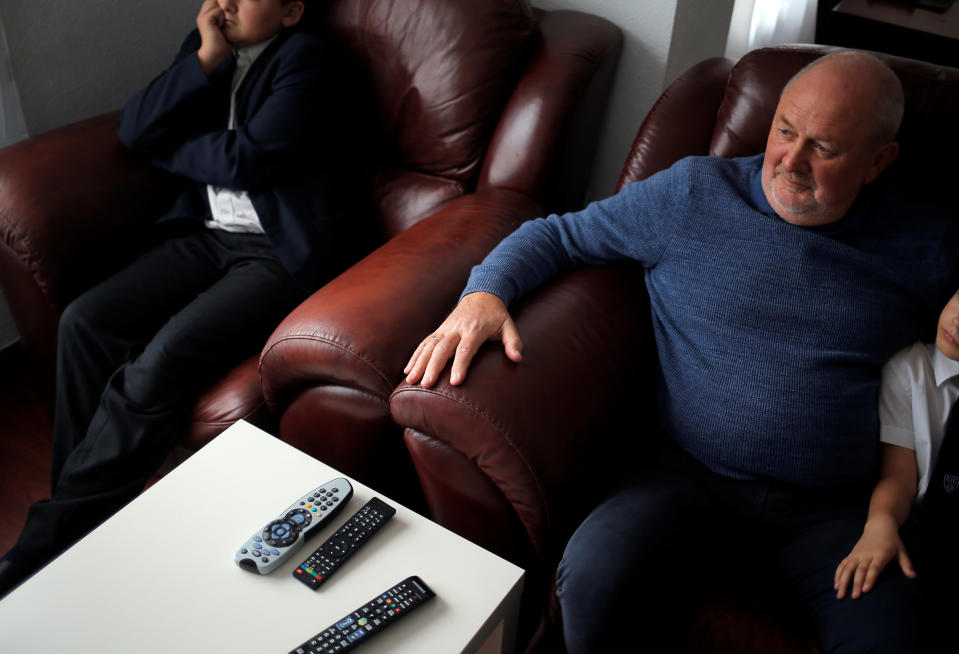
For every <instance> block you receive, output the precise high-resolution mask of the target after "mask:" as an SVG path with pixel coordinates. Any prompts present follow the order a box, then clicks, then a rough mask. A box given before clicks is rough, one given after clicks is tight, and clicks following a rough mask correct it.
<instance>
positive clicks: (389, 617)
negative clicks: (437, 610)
mask: <svg viewBox="0 0 959 654" xmlns="http://www.w3.org/2000/svg"><path fill="white" fill-rule="evenodd" d="M434 597H436V593H434V592H433V591H432V590H430V587H429V586H427V585H426V584H424V583H423V580H422V579H420V578H419V577H417V576H415V575H414V576H412V577H407V578H406V579H404V580H403V581H401V582H400V583H398V584H396V585H395V586H393V587H392V588H390V589H389V590H387V591H385V592H383V593H382V594H380V595H378V596H377V597H375V598H373V599H371V600H370V601H369V602H367V603H366V604H364V605H363V606H361V607H360V608H358V609H356V610H355V611H353V612H352V613H348V614H347V615H345V616H344V617H343V619H341V620H338V621H337V622H335V623H334V624H331V625H330V626H329V627H327V628H326V629H324V630H323V631H321V632H320V633H318V634H316V635H315V636H313V638H310V639H309V640H308V641H306V642H305V643H303V644H302V645H300V646H299V647H297V648H296V649H295V650H292V651H291V652H290V654H321V653H322V654H326V652H345V651H347V650H350V649H353V648H354V647H355V646H356V645H357V643H360V642H363V641H365V640H366V639H367V638H369V637H370V636H372V635H373V634H375V633H378V632H380V631H382V630H383V629H386V628H387V627H388V626H390V625H391V624H393V623H394V622H396V621H397V620H398V619H400V618H402V617H403V616H404V615H406V614H407V613H409V612H410V611H412V610H413V609H415V608H416V607H417V606H419V605H420V604H422V603H423V602H425V601H426V600H429V599H432V598H434Z"/></svg>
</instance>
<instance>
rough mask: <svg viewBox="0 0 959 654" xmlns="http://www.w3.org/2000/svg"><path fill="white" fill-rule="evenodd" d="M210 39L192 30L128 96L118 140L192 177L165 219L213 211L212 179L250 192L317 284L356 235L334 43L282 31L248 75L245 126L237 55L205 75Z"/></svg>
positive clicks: (284, 251) (300, 277) (283, 253)
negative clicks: (233, 93)
mask: <svg viewBox="0 0 959 654" xmlns="http://www.w3.org/2000/svg"><path fill="white" fill-rule="evenodd" d="M200 42H201V38H200V34H199V31H198V30H194V31H193V32H191V33H190V35H189V36H187V38H186V40H185V41H184V43H183V45H182V46H181V48H180V52H179V53H178V54H177V56H176V58H175V60H174V62H173V64H172V65H171V66H170V68H168V69H167V70H166V71H164V72H163V73H161V74H160V75H159V76H157V77H156V78H155V79H154V80H153V81H152V82H150V84H148V85H147V87H146V88H144V89H143V90H142V91H140V92H139V93H138V94H137V95H136V96H135V97H134V98H133V99H132V100H130V102H129V103H127V105H126V106H125V107H124V108H123V111H122V112H121V115H120V123H119V128H118V133H119V136H120V140H121V141H122V142H123V143H124V145H126V146H127V147H128V148H130V149H132V150H134V151H135V152H138V153H140V154H143V155H145V156H146V157H147V158H148V159H149V161H150V162H151V163H152V164H153V165H155V166H157V167H158V168H161V169H163V170H166V171H168V172H170V173H173V174H175V175H178V176H180V177H182V178H183V179H184V182H185V183H184V185H183V189H182V191H181V192H180V194H179V196H178V197H177V199H176V201H175V202H174V204H173V206H172V207H171V208H170V209H169V210H167V211H166V212H165V213H164V214H163V216H162V217H161V218H160V220H161V221H163V220H170V219H177V218H191V219H196V220H208V219H210V217H211V211H210V205H209V201H208V199H207V192H206V185H207V184H213V185H216V186H222V187H224V188H230V189H234V190H245V191H247V192H248V193H249V196H250V199H251V200H252V202H253V206H254V207H255V208H256V212H257V215H258V216H259V218H260V222H261V224H262V225H263V230H264V232H265V233H266V236H267V238H268V239H269V241H270V243H271V244H272V246H273V248H274V250H275V251H276V253H277V255H278V256H279V258H280V260H281V261H282V262H283V264H284V266H285V267H286V268H287V270H288V271H289V272H290V274H291V275H292V276H293V277H294V279H296V280H297V282H298V283H299V284H300V285H301V286H303V287H304V289H306V290H312V289H314V288H316V287H317V286H318V285H319V284H320V283H321V282H323V281H324V280H325V279H327V278H328V277H329V276H330V275H331V274H332V273H333V272H335V271H338V270H340V269H341V268H342V267H343V266H345V265H346V264H347V263H348V262H349V257H350V254H349V253H350V252H351V251H352V249H353V248H354V246H355V245H356V240H357V239H356V233H355V225H354V223H355V221H354V220H352V219H351V218H350V217H349V212H348V211H347V208H348V206H349V198H348V197H345V196H346V195H348V191H347V189H348V188H349V184H348V179H347V178H346V177H345V175H344V174H348V172H349V171H344V170H343V167H344V166H343V162H342V161H341V160H340V158H339V157H338V156H337V150H338V148H336V147H333V144H334V141H336V140H337V139H338V137H337V134H336V133H337V131H339V130H342V128H343V125H342V119H343V115H344V114H343V112H342V111H341V110H339V109H338V108H337V106H338V105H339V103H340V102H341V101H342V98H341V97H339V95H338V94H336V93H335V92H332V91H331V90H330V89H335V85H334V84H332V83H331V80H333V79H335V78H336V72H337V71H335V70H331V68H332V67H334V66H335V65H336V64H335V59H334V58H333V57H332V56H331V52H330V47H329V45H328V44H327V43H326V42H325V41H324V40H323V39H321V38H320V37H318V36H316V35H314V34H309V33H306V32H299V31H284V32H281V33H280V35H279V36H278V37H277V38H276V39H275V40H274V41H273V42H272V43H270V45H269V46H268V47H267V49H266V50H264V52H263V53H262V54H261V55H260V56H259V57H258V58H257V59H256V61H255V62H254V63H253V65H252V66H251V68H250V70H249V71H248V72H247V74H246V77H245V78H244V79H243V83H242V84H241V85H240V88H239V89H238V90H237V97H236V109H235V111H236V116H235V121H236V129H227V121H228V118H229V103H230V83H231V81H232V76H233V70H234V68H235V66H236V64H235V61H234V59H233V58H232V57H231V58H230V59H228V60H227V62H226V63H224V64H223V65H222V66H220V68H218V69H217V70H216V71H215V72H214V74H213V75H211V77H210V78H209V79H207V77H206V76H205V75H204V74H203V71H202V70H201V68H200V62H199V59H198V58H197V56H196V52H197V50H198V49H199V47H200ZM331 150H332V151H331ZM337 177H339V179H337Z"/></svg>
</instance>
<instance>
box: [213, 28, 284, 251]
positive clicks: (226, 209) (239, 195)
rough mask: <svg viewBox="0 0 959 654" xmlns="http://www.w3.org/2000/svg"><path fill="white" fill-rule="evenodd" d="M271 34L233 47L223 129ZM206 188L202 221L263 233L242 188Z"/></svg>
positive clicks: (233, 124) (216, 226)
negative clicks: (227, 112) (208, 216)
mask: <svg viewBox="0 0 959 654" xmlns="http://www.w3.org/2000/svg"><path fill="white" fill-rule="evenodd" d="M275 38H276V37H275V36H274V37H273V38H271V39H267V40H266V41H263V42H261V43H257V44H256V45H251V46H249V47H246V48H237V49H236V50H235V51H234V54H235V55H236V68H235V69H234V71H233V81H232V83H231V86H230V119H229V121H228V122H227V129H236V90H237V89H238V88H240V84H241V83H242V82H243V78H244V77H246V74H247V72H248V71H249V70H250V67H251V66H252V65H253V62H254V61H256V58H257V57H259V56H260V55H261V54H263V51H264V50H266V46H268V45H270V42H271V41H273V39H275ZM206 191H207V196H208V197H209V200H210V212H211V214H212V215H213V219H212V220H208V221H206V223H205V224H206V226H207V227H211V228H213V229H223V230H226V231H228V232H246V233H252V234H262V233H263V225H261V224H260V217H259V216H257V215H256V209H254V208H253V202H252V200H250V196H249V195H248V194H247V192H246V191H243V190H232V189H228V188H223V187H222V186H213V185H212V184H209V185H207V187H206Z"/></svg>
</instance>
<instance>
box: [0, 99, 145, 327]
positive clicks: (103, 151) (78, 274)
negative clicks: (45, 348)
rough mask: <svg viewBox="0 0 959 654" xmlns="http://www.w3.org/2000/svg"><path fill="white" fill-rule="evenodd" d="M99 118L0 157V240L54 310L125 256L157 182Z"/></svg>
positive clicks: (107, 119) (107, 117)
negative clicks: (123, 247) (126, 244)
mask: <svg viewBox="0 0 959 654" xmlns="http://www.w3.org/2000/svg"><path fill="white" fill-rule="evenodd" d="M116 123H117V114H116V113H111V114H104V115H102V116H98V117H95V118H91V119H88V120H85V121H81V122H78V123H75V124H72V125H69V126H67V127H63V128H59V129H56V130H53V131H51V132H47V133H45V134H41V135H38V136H34V137H32V138H28V139H26V140H24V141H21V142H19V143H16V144H14V145H12V146H9V147H7V148H4V149H2V150H0V238H2V240H3V243H4V244H5V245H6V246H7V247H8V248H10V250H11V251H12V257H10V259H11V260H13V259H18V260H19V261H20V264H21V265H22V266H23V267H24V268H25V270H26V272H27V273H28V274H29V275H32V277H33V279H34V280H35V283H36V284H37V286H38V287H39V289H40V290H41V291H42V293H43V295H44V296H46V298H47V299H48V300H49V301H50V302H51V303H52V305H53V306H54V307H56V308H58V309H62V308H63V306H64V305H65V304H66V303H67V302H68V301H69V300H70V299H72V297H73V296H74V295H76V294H77V293H78V292H79V291H80V290H83V289H84V288H85V287H86V285H87V284H88V283H89V280H91V279H95V278H96V277H97V276H98V275H99V274H102V273H103V272H105V271H107V270H109V267H110V266H111V265H115V262H116V261H118V260H122V259H123V258H125V257H126V256H128V254H129V253H127V252H123V251H122V250H121V248H120V247H119V246H118V243H123V241H124V239H125V237H127V236H128V235H129V234H130V233H131V232H132V231H133V230H135V229H136V228H137V225H138V224H142V222H138V219H140V220H141V221H142V218H143V216H144V214H145V213H149V208H150V207H151V206H152V205H155V204H156V202H154V200H155V198H156V196H157V193H158V191H159V188H160V178H159V177H158V176H157V175H156V174H155V173H154V172H152V171H151V170H150V169H149V167H148V166H146V165H144V164H141V163H138V162H137V161H136V160H135V158H134V157H133V156H132V155H131V154H130V153H129V151H127V150H126V149H125V148H124V147H123V145H122V144H121V143H120V141H119V139H118V138H117V135H116Z"/></svg>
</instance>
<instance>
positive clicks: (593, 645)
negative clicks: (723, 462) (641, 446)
mask: <svg viewBox="0 0 959 654" xmlns="http://www.w3.org/2000/svg"><path fill="white" fill-rule="evenodd" d="M870 490H871V489H869V488H866V489H862V490H856V491H847V492H843V491H837V490H835V489H830V490H826V489H816V488H807V487H797V486H792V485H788V484H783V483H780V482H772V481H741V480H735V479H730V478H726V477H723V476H720V475H717V474H715V473H713V472H711V471H709V470H707V469H706V468H705V467H704V466H702V465H700V464H699V463H698V462H696V461H695V460H693V459H692V458H691V457H689V456H688V455H686V454H685V453H684V452H682V451H680V450H679V449H678V448H676V447H675V446H674V445H665V446H664V447H663V451H662V452H661V454H660V455H659V456H658V457H657V461H656V463H655V465H653V466H651V467H649V468H648V469H645V470H643V471H641V472H639V473H637V474H636V475H635V476H634V477H633V478H632V479H630V480H629V481H628V482H627V483H625V484H624V485H622V486H621V487H620V488H619V490H618V491H616V492H614V493H613V494H612V495H611V496H610V497H609V498H607V499H606V500H605V501H604V502H603V503H602V504H600V506H598V507H597V508H596V509H595V510H594V511H593V512H592V513H591V514H590V515H589V516H588V517H587V519H586V520H585V521H584V522H583V523H582V525H581V526H580V527H579V528H578V529H577V531H576V533H575V534H574V535H573V537H572V539H571V540H570V542H569V544H568V545H567V548H566V552H565V555H564V558H563V560H562V562H561V563H560V568H559V574H558V578H557V595H558V597H559V600H560V605H561V607H562V616H563V633H564V636H565V640H566V646H567V650H568V652H569V654H585V653H590V652H592V653H596V652H613V651H618V650H617V649H616V643H617V642H622V638H623V637H624V635H625V637H626V638H635V641H634V643H633V644H632V645H631V646H630V651H649V652H681V651H683V648H684V647H685V643H686V634H687V631H688V627H689V624H690V621H691V618H692V612H693V611H694V609H695V608H696V607H697V605H699V604H700V603H701V601H702V600H703V599H705V598H706V597H708V596H710V595H713V596H715V595H716V592H717V588H719V589H720V591H722V589H723V588H724V587H725V588H727V589H731V588H738V589H741V588H742V587H743V586H744V585H746V586H747V588H748V587H751V586H752V585H755V584H754V581H753V580H754V579H755V578H756V577H757V576H758V577H760V578H761V579H763V580H764V583H763V584H762V587H763V588H764V589H765V591H764V592H765V596H760V597H756V598H755V599H756V601H757V604H758V605H759V606H763V604H764V603H766V602H767V598H768V595H769V592H770V591H771V592H772V593H779V596H778V597H777V598H776V600H777V602H779V600H782V601H783V602H786V603H789V604H791V605H793V606H795V609H796V610H795V614H796V615H799V616H801V618H802V619H803V621H804V622H805V624H807V625H808V627H809V628H810V629H811V632H812V633H813V634H814V636H815V637H816V638H817V639H818V640H819V644H820V646H821V647H822V649H823V651H824V652H837V653H838V652H844V653H849V654H862V653H864V652H896V653H902V652H916V651H919V645H918V643H919V638H920V635H921V633H922V625H921V619H922V616H923V610H922V593H921V592H920V589H919V585H918V583H917V580H913V579H909V578H908V577H906V576H905V575H903V574H902V572H901V571H900V570H899V567H898V565H897V564H896V563H895V561H893V562H891V563H890V564H889V565H888V566H887V568H886V571H885V572H884V574H883V575H882V577H881V581H880V583H879V584H877V586H876V587H875V588H874V589H873V590H872V591H870V592H869V593H867V594H865V595H864V596H862V597H861V598H859V599H855V600H853V599H849V598H848V597H847V598H846V599H842V600H837V599H836V592H835V590H834V589H833V578H834V573H835V571H836V566H837V565H838V564H839V562H840V561H841V560H842V559H843V558H844V557H845V556H846V555H847V554H849V552H850V550H851V549H852V547H853V545H854V544H855V543H856V541H857V540H858V539H859V537H860V536H861V535H862V529H863V525H864V522H865V518H866V511H867V507H868V500H869V492H870ZM766 581H768V583H765V582H766Z"/></svg>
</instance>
